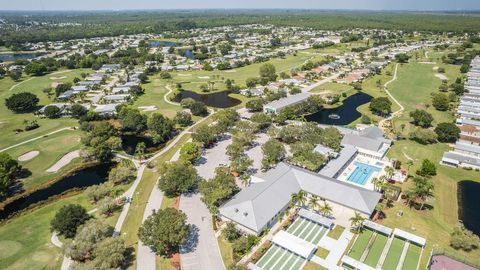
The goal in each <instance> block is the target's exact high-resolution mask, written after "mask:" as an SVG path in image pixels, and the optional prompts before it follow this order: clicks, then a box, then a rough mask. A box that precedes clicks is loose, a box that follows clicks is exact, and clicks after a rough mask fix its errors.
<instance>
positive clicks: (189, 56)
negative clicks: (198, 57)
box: [185, 50, 195, 59]
mask: <svg viewBox="0 0 480 270" xmlns="http://www.w3.org/2000/svg"><path fill="white" fill-rule="evenodd" d="M185 57H187V58H188V59H195V55H194V54H193V52H192V51H191V50H185Z"/></svg>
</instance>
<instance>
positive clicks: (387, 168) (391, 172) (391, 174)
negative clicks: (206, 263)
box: [385, 166, 395, 180]
mask: <svg viewBox="0 0 480 270" xmlns="http://www.w3.org/2000/svg"><path fill="white" fill-rule="evenodd" d="M394 171H395V170H394V169H393V168H392V167H390V166H387V167H385V173H386V174H387V180H388V179H390V178H391V177H392V176H393V173H394Z"/></svg>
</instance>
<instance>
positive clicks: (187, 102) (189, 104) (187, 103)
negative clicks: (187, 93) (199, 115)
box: [180, 98, 196, 108]
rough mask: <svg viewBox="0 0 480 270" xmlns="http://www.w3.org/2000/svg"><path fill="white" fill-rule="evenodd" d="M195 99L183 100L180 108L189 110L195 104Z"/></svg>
mask: <svg viewBox="0 0 480 270" xmlns="http://www.w3.org/2000/svg"><path fill="white" fill-rule="evenodd" d="M195 102H196V101H195V99H193V98H184V99H182V100H181V101H180V106H182V107H183V108H190V107H192V105H193V104H195Z"/></svg>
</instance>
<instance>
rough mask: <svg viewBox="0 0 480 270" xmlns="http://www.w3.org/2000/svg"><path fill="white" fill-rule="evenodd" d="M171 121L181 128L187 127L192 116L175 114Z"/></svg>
mask: <svg viewBox="0 0 480 270" xmlns="http://www.w3.org/2000/svg"><path fill="white" fill-rule="evenodd" d="M173 121H175V123H177V124H179V125H180V126H182V127H187V126H189V125H191V124H192V123H193V121H192V115H191V114H190V113H188V112H185V111H181V112H177V114H176V115H175V118H174V119H173Z"/></svg>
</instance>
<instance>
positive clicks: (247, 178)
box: [240, 174, 250, 186]
mask: <svg viewBox="0 0 480 270" xmlns="http://www.w3.org/2000/svg"><path fill="white" fill-rule="evenodd" d="M240 180H241V181H242V184H243V185H244V186H248V185H249V184H250V176H248V175H246V174H244V175H242V176H241V177H240Z"/></svg>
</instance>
